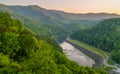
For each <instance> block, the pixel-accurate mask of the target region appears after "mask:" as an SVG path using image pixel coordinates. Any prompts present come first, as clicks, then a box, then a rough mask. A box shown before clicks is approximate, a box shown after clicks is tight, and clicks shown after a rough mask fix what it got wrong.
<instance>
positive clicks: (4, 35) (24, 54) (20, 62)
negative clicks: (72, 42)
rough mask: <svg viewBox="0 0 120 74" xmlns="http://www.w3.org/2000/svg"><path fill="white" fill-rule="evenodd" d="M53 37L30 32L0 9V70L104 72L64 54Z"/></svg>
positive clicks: (16, 73) (6, 73)
mask: <svg viewBox="0 0 120 74" xmlns="http://www.w3.org/2000/svg"><path fill="white" fill-rule="evenodd" d="M61 50H62V49H61V48H60V47H59V46H58V45H57V43H56V41H54V39H51V38H48V37H42V36H37V35H34V34H33V33H32V32H31V31H30V30H29V29H28V28H25V27H24V25H23V24H22V23H21V22H20V21H19V20H15V19H12V18H11V17H10V15H9V14H8V13H6V12H1V13H0V73H1V74H107V73H106V72H104V71H103V70H100V69H95V68H89V67H83V66H79V65H78V64H77V63H75V62H72V61H70V60H68V59H67V58H66V56H65V55H64V54H63V53H62V52H61Z"/></svg>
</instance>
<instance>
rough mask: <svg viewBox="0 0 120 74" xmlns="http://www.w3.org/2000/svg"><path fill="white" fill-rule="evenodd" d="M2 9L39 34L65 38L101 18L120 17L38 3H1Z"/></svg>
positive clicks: (0, 8)
mask: <svg viewBox="0 0 120 74" xmlns="http://www.w3.org/2000/svg"><path fill="white" fill-rule="evenodd" d="M0 10H1V11H7V12H9V13H10V14H11V16H12V17H13V18H15V19H19V20H21V21H22V22H24V23H25V26H26V27H28V28H29V29H31V30H32V31H33V32H34V33H35V34H37V35H42V36H43V35H44V36H51V37H54V38H56V39H58V40H63V39H65V38H66V37H68V36H69V35H71V34H72V33H73V32H75V31H77V30H79V29H80V28H87V27H91V26H93V25H95V24H96V23H98V22H100V20H101V19H107V18H113V17H119V15H117V14H107V13H98V14H94V13H89V14H73V13H66V12H63V11H56V10H47V9H44V8H41V7H38V6H36V5H29V6H7V5H3V4H0Z"/></svg>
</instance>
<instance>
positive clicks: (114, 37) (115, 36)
mask: <svg viewBox="0 0 120 74" xmlns="http://www.w3.org/2000/svg"><path fill="white" fill-rule="evenodd" d="M71 38H72V39H76V40H79V41H82V42H85V43H87V44H90V45H93V46H95V47H97V48H100V49H102V50H105V51H108V52H110V53H111V58H112V59H113V60H114V61H116V62H117V63H120V57H119V55H120V18H113V19H107V20H104V21H102V22H101V23H99V24H97V25H96V26H94V27H92V28H89V29H85V30H79V31H77V32H75V33H74V34H73V35H72V36H71Z"/></svg>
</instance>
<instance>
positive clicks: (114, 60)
mask: <svg viewBox="0 0 120 74" xmlns="http://www.w3.org/2000/svg"><path fill="white" fill-rule="evenodd" d="M119 56H120V15H118V14H112V13H85V14H81V13H79V14H77V13H68V12H64V11H58V10H50V9H45V8H42V7H39V6H37V5H28V6H20V5H4V4H0V73H1V74H39V73H40V74H120V68H119V67H120V65H119V64H120V57H119Z"/></svg>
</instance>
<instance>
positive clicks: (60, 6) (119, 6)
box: [0, 0, 120, 14]
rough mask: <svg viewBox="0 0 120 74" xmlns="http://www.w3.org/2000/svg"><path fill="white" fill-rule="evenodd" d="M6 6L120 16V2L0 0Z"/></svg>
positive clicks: (110, 0)
mask: <svg viewBox="0 0 120 74" xmlns="http://www.w3.org/2000/svg"><path fill="white" fill-rule="evenodd" d="M0 3H1V4H6V5H23V6H26V5H38V6H40V7H43V8H46V9H53V10H62V11H65V12H70V13H101V12H106V13H117V14H120V0H0Z"/></svg>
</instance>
